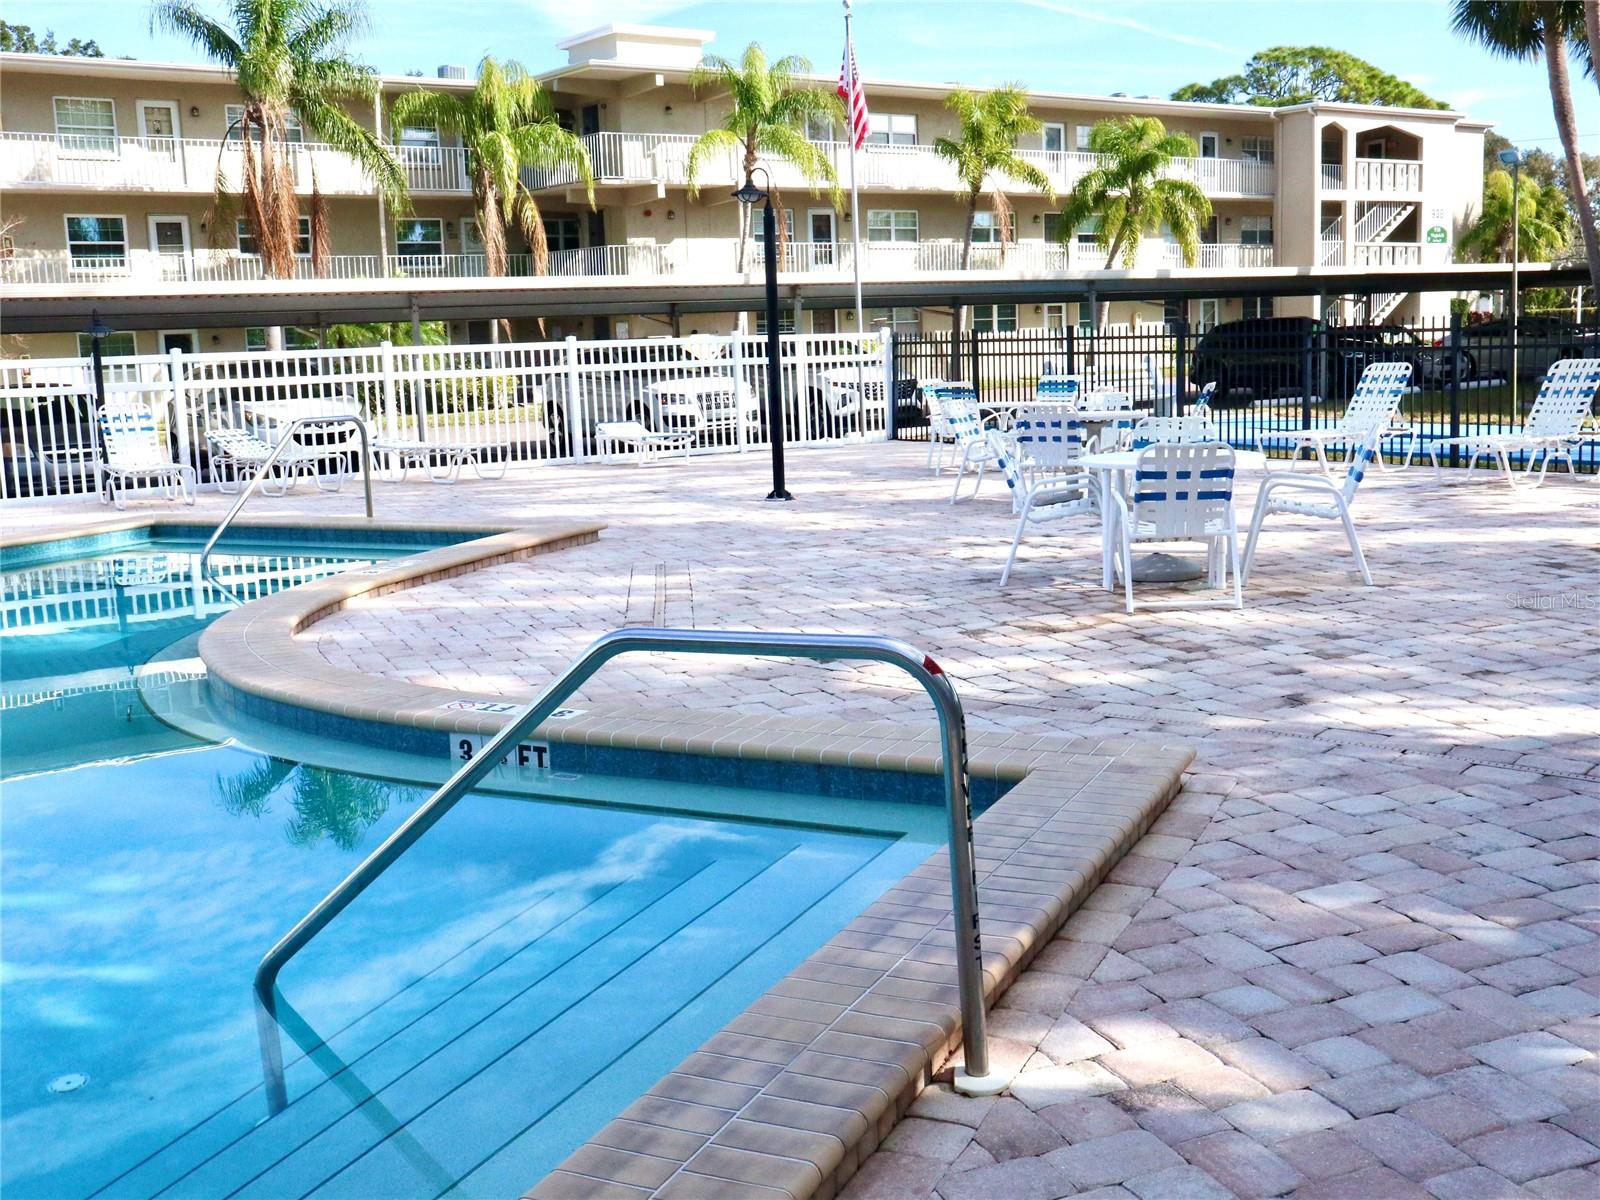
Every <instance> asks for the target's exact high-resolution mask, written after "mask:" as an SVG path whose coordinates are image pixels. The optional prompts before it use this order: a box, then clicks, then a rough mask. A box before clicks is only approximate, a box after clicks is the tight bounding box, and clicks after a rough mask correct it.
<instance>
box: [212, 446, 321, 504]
mask: <svg viewBox="0 0 1600 1200" xmlns="http://www.w3.org/2000/svg"><path fill="white" fill-rule="evenodd" d="M206 441H207V442H208V443H209V444H210V446H211V473H212V477H213V479H214V480H215V481H216V485H217V490H218V491H219V492H224V493H228V494H232V493H234V492H237V491H238V490H239V488H240V487H241V486H242V481H243V480H244V479H245V478H246V477H248V476H253V475H254V474H255V473H256V471H258V470H260V468H261V464H262V463H264V462H266V461H267V459H268V457H270V456H271V454H272V444H271V443H270V442H267V441H266V440H265V439H263V438H258V437H256V436H255V435H254V434H252V433H246V432H244V431H243V430H242V429H208V430H206ZM329 458H336V461H338V463H339V464H340V469H339V471H338V472H337V474H336V475H335V476H334V482H333V484H332V486H328V485H326V484H324V483H323V481H322V476H321V466H322V464H323V463H324V462H325V461H326V460H328V459H329ZM344 465H345V458H344V455H343V454H342V453H339V454H337V455H335V454H332V453H330V454H319V453H318V452H316V451H315V450H311V449H308V448H306V447H304V446H301V445H299V444H298V443H294V444H291V445H288V446H285V447H284V448H283V453H282V454H280V455H278V459H277V461H276V462H275V463H273V464H272V475H271V476H269V478H274V479H275V483H274V484H269V483H268V482H267V480H266V479H263V480H262V481H261V492H262V494H263V495H266V496H282V495H284V494H285V493H286V492H290V491H293V490H294V485H295V483H296V482H298V481H299V480H300V479H302V478H305V479H310V480H311V481H312V482H313V483H315V484H316V485H317V487H318V488H319V489H320V490H322V491H324V492H337V491H338V490H339V489H340V488H341V487H343V486H344V477H345V470H344Z"/></svg>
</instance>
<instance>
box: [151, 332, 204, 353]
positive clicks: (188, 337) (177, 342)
mask: <svg viewBox="0 0 1600 1200" xmlns="http://www.w3.org/2000/svg"><path fill="white" fill-rule="evenodd" d="M156 342H157V344H158V345H159V346H160V347H161V353H163V354H169V353H171V352H172V351H174V350H179V351H182V352H183V353H184V354H194V353H196V352H197V351H198V350H199V349H200V332H199V330H196V329H163V330H162V331H161V332H160V334H158V335H157V338H156Z"/></svg>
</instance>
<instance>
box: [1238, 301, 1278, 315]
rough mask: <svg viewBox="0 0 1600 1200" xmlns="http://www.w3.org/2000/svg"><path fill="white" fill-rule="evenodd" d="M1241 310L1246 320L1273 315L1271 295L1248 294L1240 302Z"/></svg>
mask: <svg viewBox="0 0 1600 1200" xmlns="http://www.w3.org/2000/svg"><path fill="white" fill-rule="evenodd" d="M1239 312H1240V314H1241V315H1242V316H1243V317H1244V319H1245V320H1246V321H1254V320H1256V319H1258V318H1261V317H1270V316H1271V315H1272V297H1271V296H1246V297H1245V298H1244V299H1243V300H1241V301H1240V302H1239Z"/></svg>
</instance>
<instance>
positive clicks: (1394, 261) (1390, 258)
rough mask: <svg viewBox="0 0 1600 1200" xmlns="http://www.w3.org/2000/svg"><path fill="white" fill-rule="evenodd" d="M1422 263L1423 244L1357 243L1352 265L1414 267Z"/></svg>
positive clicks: (1352, 252) (1352, 254) (1351, 258)
mask: <svg viewBox="0 0 1600 1200" xmlns="http://www.w3.org/2000/svg"><path fill="white" fill-rule="evenodd" d="M1421 262H1422V243H1421V242H1357V243H1356V244H1355V245H1354V246H1352V247H1351V257H1350V263H1351V265H1352V266H1356V267H1414V266H1417V265H1418V264H1419V263H1421Z"/></svg>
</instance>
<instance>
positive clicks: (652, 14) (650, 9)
mask: <svg viewBox="0 0 1600 1200" xmlns="http://www.w3.org/2000/svg"><path fill="white" fill-rule="evenodd" d="M518 3H519V4H520V5H521V6H522V7H523V8H525V9H528V10H529V11H530V12H532V13H534V14H535V15H536V16H538V17H541V18H543V19H544V21H545V22H546V23H547V24H549V25H550V27H551V28H552V29H554V30H556V31H557V32H558V33H561V34H573V33H582V32H584V31H585V30H587V29H593V28H595V27H596V26H598V25H611V24H617V25H632V24H642V23H647V22H653V21H657V20H659V19H660V18H662V17H664V16H666V15H668V14H669V13H673V12H676V11H678V10H679V9H683V8H687V7H689V6H688V5H686V4H684V3H683V0H518Z"/></svg>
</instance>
